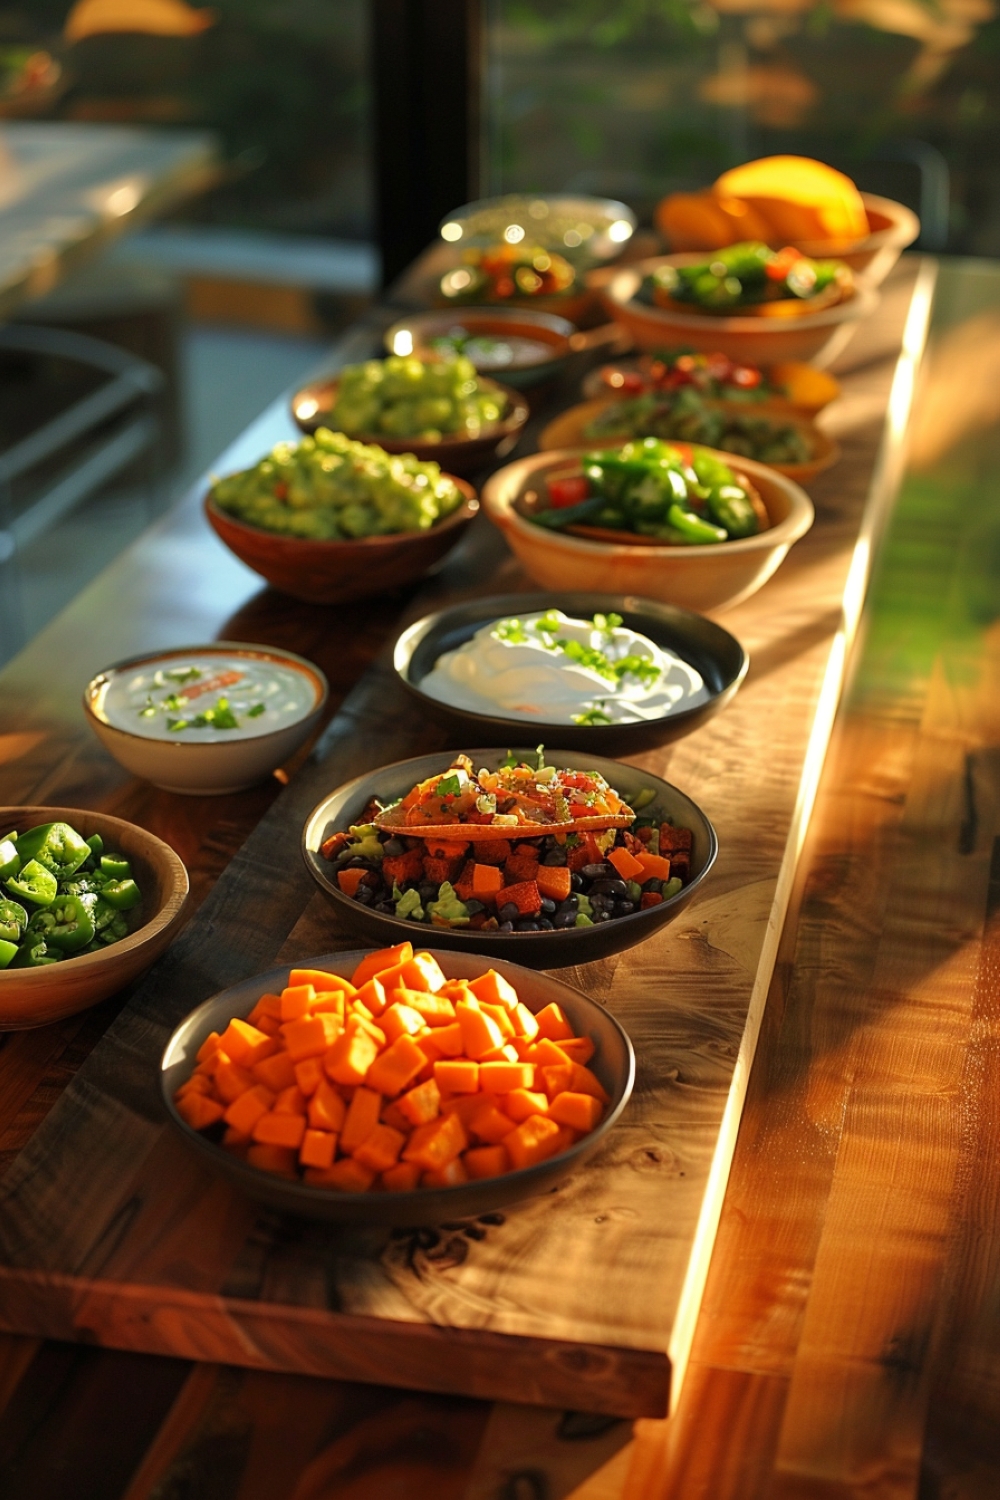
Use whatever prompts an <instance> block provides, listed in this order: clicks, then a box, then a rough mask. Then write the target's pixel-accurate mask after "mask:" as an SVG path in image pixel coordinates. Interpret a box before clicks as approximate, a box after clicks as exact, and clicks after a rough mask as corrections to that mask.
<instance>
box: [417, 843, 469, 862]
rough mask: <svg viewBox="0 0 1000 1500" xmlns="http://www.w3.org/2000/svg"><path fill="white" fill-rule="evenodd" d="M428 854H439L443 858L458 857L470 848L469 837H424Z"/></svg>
mask: <svg viewBox="0 0 1000 1500" xmlns="http://www.w3.org/2000/svg"><path fill="white" fill-rule="evenodd" d="M424 846H425V848H426V850H427V853H428V854H439V855H440V856H441V857H442V858H443V859H458V858H459V857H460V856H461V855H463V854H466V853H467V852H468V848H469V841H468V839H439V838H429V839H424Z"/></svg>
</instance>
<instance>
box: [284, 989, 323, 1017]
mask: <svg viewBox="0 0 1000 1500" xmlns="http://www.w3.org/2000/svg"><path fill="white" fill-rule="evenodd" d="M315 999H316V990H315V987H314V986H313V985H311V984H296V985H286V986H285V988H284V989H283V990H282V992H281V1019H282V1021H298V1020H300V1019H301V1017H302V1016H306V1015H308V1014H309V1012H310V1010H311V1009H312V1006H313V1003H314V1001H315Z"/></svg>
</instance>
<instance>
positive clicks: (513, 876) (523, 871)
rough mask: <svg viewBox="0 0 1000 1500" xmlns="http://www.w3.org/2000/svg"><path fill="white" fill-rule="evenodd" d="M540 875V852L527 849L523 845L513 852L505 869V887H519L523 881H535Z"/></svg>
mask: <svg viewBox="0 0 1000 1500" xmlns="http://www.w3.org/2000/svg"><path fill="white" fill-rule="evenodd" d="M537 873H538V850H537V849H530V848H527V849H526V848H525V847H524V845H523V844H521V845H519V846H518V848H516V849H514V850H512V852H511V854H510V857H509V859H507V860H506V862H505V863H504V867H503V877H504V885H517V883H518V881H521V880H534V879H535V876H536V875H537Z"/></svg>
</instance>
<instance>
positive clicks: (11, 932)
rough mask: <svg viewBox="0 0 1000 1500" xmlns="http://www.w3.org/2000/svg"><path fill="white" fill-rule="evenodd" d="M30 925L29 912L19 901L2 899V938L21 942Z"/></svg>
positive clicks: (0, 910) (8, 941) (0, 935)
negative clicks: (25, 930)
mask: <svg viewBox="0 0 1000 1500" xmlns="http://www.w3.org/2000/svg"><path fill="white" fill-rule="evenodd" d="M27 925H28V913H27V912H26V911H25V909H24V907H23V906H21V905H20V903H19V902H17V901H3V900H0V938H2V939H3V941H4V942H6V943H19V942H20V941H21V937H22V935H23V933H24V929H25V928H26V927H27Z"/></svg>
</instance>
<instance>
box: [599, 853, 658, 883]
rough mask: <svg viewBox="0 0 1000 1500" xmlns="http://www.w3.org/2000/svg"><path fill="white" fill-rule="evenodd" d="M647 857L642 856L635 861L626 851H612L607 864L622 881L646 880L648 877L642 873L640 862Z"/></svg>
mask: <svg viewBox="0 0 1000 1500" xmlns="http://www.w3.org/2000/svg"><path fill="white" fill-rule="evenodd" d="M648 857H649V856H648V855H645V854H643V855H640V857H639V858H638V859H636V858H635V856H634V855H632V854H630V853H629V852H628V850H627V849H612V850H611V852H610V853H609V854H608V856H607V859H608V863H609V864H611V865H614V867H615V869H616V870H617V871H618V873H619V875H620V876H621V878H622V879H623V880H648V879H649V876H648V875H644V874H643V873H642V871H643V865H642V860H643V859H644V858H647V859H648Z"/></svg>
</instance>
